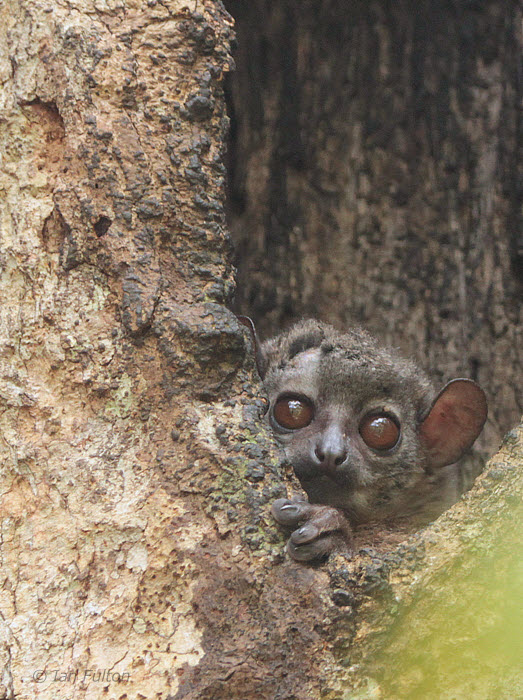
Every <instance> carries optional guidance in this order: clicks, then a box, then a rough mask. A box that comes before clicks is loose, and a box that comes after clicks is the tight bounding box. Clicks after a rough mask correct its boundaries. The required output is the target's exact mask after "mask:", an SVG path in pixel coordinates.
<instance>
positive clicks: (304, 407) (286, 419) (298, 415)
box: [272, 394, 314, 430]
mask: <svg viewBox="0 0 523 700" xmlns="http://www.w3.org/2000/svg"><path fill="white" fill-rule="evenodd" d="M272 415H273V416H274V420H275V421H276V423H278V425H280V426H281V427H282V428H287V430H298V429H299V428H305V426H307V425H309V423H310V422H311V420H312V419H313V416H314V408H313V406H312V403H311V402H310V401H309V399H307V398H306V397H305V396H297V395H295V394H293V395H291V394H287V395H286V396H280V398H279V399H278V400H277V401H276V403H275V405H274V410H273V412H272Z"/></svg>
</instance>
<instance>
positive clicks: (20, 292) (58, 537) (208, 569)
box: [0, 0, 520, 700]
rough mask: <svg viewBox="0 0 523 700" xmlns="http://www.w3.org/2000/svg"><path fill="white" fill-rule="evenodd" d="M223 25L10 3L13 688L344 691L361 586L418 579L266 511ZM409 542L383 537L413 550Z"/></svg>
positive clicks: (0, 151)
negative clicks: (321, 547)
mask: <svg viewBox="0 0 523 700" xmlns="http://www.w3.org/2000/svg"><path fill="white" fill-rule="evenodd" d="M230 40H231V20H230V17H229V16H228V15H227V14H226V13H225V12H224V11H223V7H222V5H221V3H219V2H212V1H211V0H205V2H203V1H202V0H198V3H196V2H194V3H193V2H191V3H190V4H187V3H184V2H179V1H178V0H169V1H168V2H162V3H156V2H150V3H147V4H144V3H142V2H131V1H124V0H115V2H102V1H100V2H96V1H90V0H76V1H75V2H73V3H70V2H68V3H60V2H58V3H57V2H50V1H49V2H41V1H39V0H38V1H37V0H34V1H33V0H24V1H22V2H14V1H13V2H6V3H4V5H3V6H2V25H1V27H0V80H1V83H2V92H1V94H0V207H1V214H0V216H1V218H0V367H1V372H0V402H1V406H2V411H1V418H0V434H1V441H0V453H1V470H0V522H1V549H0V573H1V579H0V581H1V585H0V591H1V592H0V660H1V664H2V668H1V679H0V685H1V690H0V697H1V698H5V700H14V699H15V698H16V699H17V700H28V699H32V698H39V699H43V700H51V699H53V700H55V698H64V699H65V698H67V699H69V698H73V697H74V698H79V699H80V700H82V699H86V700H87V699H89V700H90V699H93V700H94V699H96V700H98V698H101V697H103V698H108V700H117V699H118V700H123V699H124V698H126V699H132V700H134V699H135V698H136V699H138V698H147V699H150V698H157V699H161V700H166V699H167V698H176V699H177V700H182V699H183V700H189V699H190V700H203V699H206V698H207V699H208V700H211V699H212V700H219V699H220V698H223V699H224V700H225V698H227V699H228V698H238V699H240V698H241V699H242V700H245V699H246V698H267V699H270V700H277V699H279V698H281V699H288V700H290V699H291V698H292V699H295V700H305V699H308V698H311V699H316V698H320V697H322V698H330V699H332V700H334V698H336V699H338V698H340V697H343V696H344V695H346V696H347V697H350V695H347V694H349V693H353V692H354V693H360V694H361V692H360V689H359V688H360V686H362V684H363V685H364V684H365V683H367V684H368V685H369V684H370V685H369V687H371V688H372V687H375V685H376V684H379V683H385V682H388V681H386V679H385V681H382V680H381V679H380V678H378V674H377V673H376V672H375V669H373V668H372V667H370V666H369V668H366V669H365V671H364V672H363V671H362V674H360V675H359V676H358V678H357V679H356V680H354V678H353V677H349V678H346V675H347V674H346V667H347V665H350V664H352V663H353V660H352V657H351V654H353V656H354V662H358V663H359V662H360V661H361V663H362V664H364V663H367V662H368V658H369V657H368V654H367V652H366V647H365V641H366V640H367V639H369V640H370V639H371V637H370V636H369V635H367V634H364V632H365V626H366V625H367V624H369V625H370V626H372V624H373V622H372V620H373V619H374V618H373V617H372V614H371V613H372V610H379V607H376V606H379V604H380V603H379V600H378V599H376V601H375V602H373V598H372V595H373V593H372V591H373V590H378V591H379V590H380V589H381V587H385V588H386V589H387V590H389V588H390V586H392V587H393V590H398V592H399V593H398V594H399V595H400V594H401V595H405V599H407V595H406V593H405V594H404V591H405V590H407V589H406V588H405V587H406V586H407V585H408V582H409V576H411V577H414V576H419V572H417V571H414V572H413V571H408V570H407V569H408V566H407V568H406V569H405V573H404V574H403V573H401V577H402V582H400V583H397V582H396V580H395V578H394V576H396V578H398V577H399V576H400V574H394V573H389V572H393V567H392V565H391V566H389V568H386V567H385V565H384V564H379V565H378V564H376V565H375V564H374V562H373V561H372V562H370V564H371V565H369V562H368V561H366V560H365V556H363V557H359V558H356V559H355V560H354V561H353V562H347V561H346V560H340V559H338V558H336V559H334V560H333V561H332V562H331V564H330V565H329V567H302V566H299V565H296V564H295V563H292V562H289V561H287V560H285V559H284V557H283V555H282V546H283V542H284V536H283V535H281V534H280V533H278V532H277V530H276V528H275V527H274V525H273V524H272V522H271V520H270V517H269V515H268V512H269V506H270V503H271V501H272V500H274V499H275V498H277V497H278V496H281V495H283V493H284V491H285V487H284V471H285V470H284V468H283V466H282V465H281V464H280V463H279V455H278V453H276V452H275V451H274V448H273V446H272V442H271V440H270V438H269V436H267V434H266V432H265V430H264V428H263V426H262V423H261V420H260V415H261V413H262V411H263V402H262V401H261V400H260V399H259V396H258V391H259V389H258V387H257V385H256V382H255V374H254V371H253V369H254V368H253V360H252V356H251V354H250V353H247V351H246V349H247V344H246V340H245V334H244V331H243V329H242V327H240V326H239V324H238V323H237V321H236V319H235V317H234V316H233V315H232V314H231V313H230V312H229V311H228V310H227V309H226V307H225V304H226V303H228V302H230V299H231V293H232V290H233V286H234V285H233V278H232V267H231V265H230V263H229V262H228V258H229V252H230V251H229V244H228V240H227V234H226V228H225V221H224V214H223V202H224V177H225V172H224V166H223V160H224V141H225V135H226V127H227V119H226V115H225V108H224V99H223V94H222V86H223V79H224V74H225V72H226V71H227V70H229V67H230V52H229V44H230ZM519 474H520V472H519ZM287 480H288V479H287V478H286V479H285V481H287ZM496 483H497V482H496ZM499 489H500V491H501V493H504V494H505V495H506V497H507V501H508V500H509V499H508V496H509V495H510V493H513V484H512V482H511V481H509V480H506V479H504V478H502V479H501V480H500V482H499ZM518 503H519V502H518ZM464 507H465V508H466V506H464ZM471 512H473V513H474V514H476V511H471ZM514 512H516V511H514ZM449 517H450V516H449ZM465 517H466V515H465V513H461V514H460V515H459V523H461V521H462V519H463V518H465ZM492 517H494V516H492ZM459 523H458V524H459ZM449 528H451V526H450V525H449ZM451 529H452V528H451ZM449 532H450V530H449ZM449 537H450V534H449ZM392 539H393V538H392ZM391 541H392V540H391ZM417 546H418V545H416V547H417ZM419 546H421V544H419ZM381 549H382V550H385V551H386V550H389V551H390V550H391V549H392V550H393V549H394V547H392V545H390V544H389V545H388V547H381ZM376 551H378V545H377V544H376ZM402 551H403V550H399V551H398V552H393V553H392V554H388V555H383V553H382V554H376V557H377V558H378V559H377V561H378V560H379V561H380V562H384V561H385V562H387V561H392V564H393V565H394V567H396V569H394V571H399V572H403V569H402V568H401V567H402V561H403V559H402V557H403V554H402ZM405 551H407V553H408V552H409V551H410V550H409V549H408V548H407V550H405ZM437 556H440V561H441V562H442V566H444V565H445V562H446V560H447V558H448V557H449V556H451V553H450V552H446V551H445V550H444V548H442V549H441V550H440V551H439V552H436V551H435V553H434V557H437ZM384 557H385V558H384ZM387 557H388V558H387ZM390 557H392V559H390ZM407 561H408V554H407ZM433 561H436V559H431V560H430V562H433ZM376 566H378V569H379V571H378V574H376V573H375V569H376ZM424 566H425V564H423V566H422V569H423V567H424ZM427 566H429V563H427ZM380 572H381V573H380ZM430 575H431V574H430V570H428V573H427V576H428V579H427V580H430ZM376 577H377V578H376ZM389 578H390V581H389ZM374 580H377V581H378V583H379V585H378V586H376V587H375V589H373V587H372V585H371V586H369V585H368V582H369V581H371V582H372V581H374ZM400 584H401V585H400ZM395 586H396V588H394V587H395ZM402 586H403V587H402ZM387 587H389V588H387ZM421 590H422V589H421ZM361 601H363V603H362V602H361ZM358 604H359V607H358ZM384 605H385V608H386V609H388V607H387V605H386V604H385V603H384ZM367 607H368V609H369V615H370V616H369V618H368V619H369V621H370V622H369V623H367V622H366V614H367V613H366V609H367ZM385 615H386V613H384V618H383V621H382V622H383V624H385ZM376 629H378V627H376ZM356 630H357V635H356V637H354V632H355V631H356ZM359 642H361V644H359ZM369 643H370V642H369ZM353 645H355V646H354V647H353ZM352 648H354V652H352V651H351V649H352ZM385 652H386V647H384V652H383V653H385ZM349 676H350V674H349ZM365 679H368V680H365ZM383 687H386V686H385V685H384V686H383ZM365 692H366V691H365ZM384 697H387V696H386V695H385V696H384ZM391 697H393V696H391Z"/></svg>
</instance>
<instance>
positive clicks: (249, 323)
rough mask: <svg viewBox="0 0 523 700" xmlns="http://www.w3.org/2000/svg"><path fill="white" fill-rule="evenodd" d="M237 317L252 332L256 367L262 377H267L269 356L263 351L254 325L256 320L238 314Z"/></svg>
mask: <svg viewBox="0 0 523 700" xmlns="http://www.w3.org/2000/svg"><path fill="white" fill-rule="evenodd" d="M237 319H238V321H239V322H240V323H242V324H243V325H244V326H246V327H247V328H248V329H249V331H250V332H251V339H252V344H253V345H254V357H255V359H256V368H257V370H258V374H259V375H260V377H261V379H263V378H264V377H265V373H266V372H267V358H266V357H265V355H264V353H263V351H262V347H261V343H260V339H259V338H258V334H257V333H256V328H255V327H254V322H253V320H252V318H249V317H248V316H237Z"/></svg>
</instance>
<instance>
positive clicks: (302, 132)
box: [226, 0, 523, 454]
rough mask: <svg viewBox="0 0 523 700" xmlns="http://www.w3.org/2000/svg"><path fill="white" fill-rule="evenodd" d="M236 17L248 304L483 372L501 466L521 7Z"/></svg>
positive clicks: (518, 358) (243, 12)
mask: <svg viewBox="0 0 523 700" xmlns="http://www.w3.org/2000/svg"><path fill="white" fill-rule="evenodd" d="M226 6H227V8H228V9H229V11H230V12H231V13H232V14H233V15H234V16H235V18H236V20H237V35H238V49H237V52H236V56H235V59H236V64H237V70H236V72H235V73H234V74H232V75H231V76H230V79H229V96H230V102H231V114H232V116H233V130H232V137H233V138H232V146H231V148H230V158H231V165H230V169H231V174H232V178H231V185H230V197H229V211H230V222H231V229H232V232H233V236H234V238H235V240H236V243H237V246H238V254H237V264H238V268H239V272H238V298H237V306H238V308H239V309H241V311H242V313H247V314H249V315H251V316H252V317H253V318H254V319H255V321H256V322H257V325H258V327H259V330H260V331H261V334H262V335H267V334H269V333H273V332H274V331H275V330H278V329H279V328H281V326H282V325H285V324H286V323H287V322H288V321H290V320H293V319H295V318H296V317H300V316H305V317H308V316H312V317H316V318H321V319H322V320H326V321H330V322H332V323H334V324H335V325H338V326H339V327H341V328H345V327H347V326H349V325H351V324H354V323H357V324H362V325H364V326H365V327H366V328H367V329H369V330H371V331H372V332H373V333H374V334H375V335H377V336H378V337H380V338H381V339H382V340H383V341H385V342H386V343H387V344H391V345H394V346H397V347H400V348H401V349H402V351H403V352H404V353H405V354H407V355H412V356H415V357H416V358H417V359H418V361H419V362H420V363H421V364H422V366H425V367H426V369H427V370H429V372H430V373H431V374H432V375H433V376H434V378H435V379H437V380H438V382H439V383H440V384H443V383H444V380H446V379H449V378H451V377H456V376H466V377H471V378H473V379H476V380H477V381H479V383H480V384H481V385H482V386H484V388H485V389H486V390H487V393H488V394H489V397H490V398H491V401H490V404H491V406H490V408H491V410H490V417H489V422H488V424H487V426H486V429H485V431H484V433H483V438H482V440H481V442H480V444H481V446H482V448H483V450H484V451H487V452H490V454H492V452H493V451H494V450H495V449H496V448H497V446H498V444H499V440H500V438H501V436H502V435H503V434H504V433H505V432H506V431H507V430H508V429H509V428H510V427H511V426H513V425H514V424H515V422H516V421H517V420H518V419H519V416H520V415H521V413H522V412H523V403H522V394H521V378H522V372H523V355H522V352H523V342H522V336H521V328H522V321H523V316H522V308H523V305H522V303H521V302H522V299H523V296H522V295H523V238H522V234H521V228H522V223H523V218H522V209H521V201H522V196H523V191H522V182H523V177H522V163H523V136H522V134H523V132H522V129H521V101H522V99H523V83H522V81H521V67H522V66H521V56H522V55H523V37H522V35H521V21H522V7H521V3H520V2H500V1H499V0H488V2H481V3H478V2H461V0H460V1H456V2H453V1H452V2H448V1H442V0H436V1H431V2H418V1H417V0H400V1H399V2H383V1H382V0H376V1H372V2H359V0H354V1H352V2H345V1H344V2H340V1H339V0H323V1H322V2H308V1H306V2H294V1H293V0H290V1H285V2H267V1H266V0H252V2H249V3H244V2H241V1H237V0H228V1H227V2H226Z"/></svg>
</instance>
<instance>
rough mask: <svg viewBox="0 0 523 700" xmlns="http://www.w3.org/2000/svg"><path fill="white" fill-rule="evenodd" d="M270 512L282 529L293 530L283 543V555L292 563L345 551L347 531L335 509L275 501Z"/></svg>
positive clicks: (346, 522)
mask: <svg viewBox="0 0 523 700" xmlns="http://www.w3.org/2000/svg"><path fill="white" fill-rule="evenodd" d="M271 511H272V515H273V517H274V519H275V520H276V522H278V523H279V524H280V525H282V526H283V527H286V528H297V529H295V530H294V532H293V533H292V534H291V536H290V538H289V540H288V541H287V552H288V553H289V554H290V556H291V557H292V558H293V559H295V560H296V561H302V562H307V561H313V560H315V559H320V558H323V557H326V556H327V555H329V554H330V553H331V552H334V551H348V550H349V541H350V534H351V528H350V525H349V523H348V521H347V519H346V518H345V516H344V515H343V514H342V512H341V511H339V510H337V509H336V508H331V507H330V506H319V505H312V504H310V503H307V501H289V500H287V499H286V498H279V499H278V500H277V501H275V502H274V503H273V505H272V509H271ZM298 525H300V527H297V526H298Z"/></svg>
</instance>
